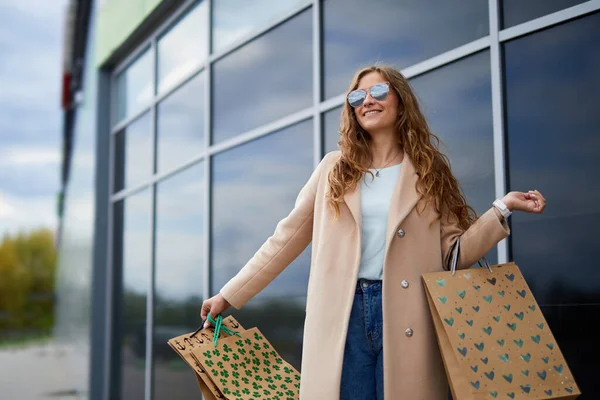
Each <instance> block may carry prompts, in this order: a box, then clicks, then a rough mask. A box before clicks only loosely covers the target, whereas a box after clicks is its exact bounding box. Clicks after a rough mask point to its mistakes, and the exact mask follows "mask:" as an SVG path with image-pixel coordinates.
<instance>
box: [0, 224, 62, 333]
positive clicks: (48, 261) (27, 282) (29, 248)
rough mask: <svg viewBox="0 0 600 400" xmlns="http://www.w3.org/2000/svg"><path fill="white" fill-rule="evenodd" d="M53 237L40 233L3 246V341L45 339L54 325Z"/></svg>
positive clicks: (0, 294) (10, 238)
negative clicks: (28, 337) (34, 335)
mask: <svg viewBox="0 0 600 400" xmlns="http://www.w3.org/2000/svg"><path fill="white" fill-rule="evenodd" d="M56 259H57V254H56V249H55V246H54V235H53V233H52V231H50V230H48V229H39V230H35V231H32V232H30V233H27V234H25V233H20V234H17V235H15V236H12V235H6V236H4V238H3V239H2V243H0V339H1V338H7V337H12V336H17V337H18V336H20V335H26V336H31V335H32V334H40V335H45V334H48V333H50V332H51V329H52V327H53V324H54V284H55V272H56Z"/></svg>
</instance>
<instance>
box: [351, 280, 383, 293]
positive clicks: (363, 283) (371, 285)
mask: <svg viewBox="0 0 600 400" xmlns="http://www.w3.org/2000/svg"><path fill="white" fill-rule="evenodd" d="M365 289H371V290H381V280H372V279H365V278H360V279H359V280H358V281H357V282H356V290H355V291H354V293H356V294H359V293H362V292H363V290H365Z"/></svg>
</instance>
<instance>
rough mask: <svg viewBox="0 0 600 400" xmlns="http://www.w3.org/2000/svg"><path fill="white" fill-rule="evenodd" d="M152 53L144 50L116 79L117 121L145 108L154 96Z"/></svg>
mask: <svg viewBox="0 0 600 400" xmlns="http://www.w3.org/2000/svg"><path fill="white" fill-rule="evenodd" d="M152 68H153V66H152V52H151V50H146V51H145V52H144V53H143V54H142V55H141V56H140V57H139V58H138V59H137V60H135V61H134V62H133V64H131V65H130V66H129V67H127V68H126V69H125V70H124V71H123V72H121V73H120V74H119V76H118V77H117V121H115V122H119V121H122V120H123V119H125V118H127V117H130V116H131V115H133V114H135V113H136V112H137V111H140V110H141V109H142V108H144V107H147V106H148V105H149V104H150V101H151V100H152V96H153V95H154V87H153V84H152Z"/></svg>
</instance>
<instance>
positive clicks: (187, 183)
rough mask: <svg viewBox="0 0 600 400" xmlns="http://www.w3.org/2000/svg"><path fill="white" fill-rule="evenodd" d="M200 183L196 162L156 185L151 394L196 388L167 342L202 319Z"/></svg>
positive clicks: (179, 395)
mask: <svg viewBox="0 0 600 400" xmlns="http://www.w3.org/2000/svg"><path fill="white" fill-rule="evenodd" d="M204 185H205V182H204V164H203V163H200V164H197V165H194V166H192V167H191V168H189V169H187V170H185V171H183V172H181V173H178V174H177V175H175V176H174V177H171V178H168V179H167V180H166V181H164V182H160V183H159V184H158V186H157V194H156V250H155V251H156V267H155V293H154V344H153V348H154V353H153V356H154V358H153V361H154V366H153V367H154V397H153V398H154V399H169V400H170V399H173V400H176V399H189V398H190V394H193V393H197V392H198V384H197V383H196V381H195V380H194V379H190V371H189V367H187V366H186V364H185V363H184V362H183V360H182V359H181V358H180V357H179V356H178V355H177V353H175V352H174V351H173V350H172V349H171V348H170V347H169V346H167V345H166V343H167V341H168V340H169V339H171V338H173V337H175V336H178V335H181V334H182V333H185V332H192V331H194V330H196V328H197V327H198V325H199V324H200V318H199V314H200V309H201V307H202V288H203V281H204V277H203V266H204V242H205V240H206V237H205V235H204V218H205V216H204Z"/></svg>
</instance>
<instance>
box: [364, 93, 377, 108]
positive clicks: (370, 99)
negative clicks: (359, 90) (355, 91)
mask: <svg viewBox="0 0 600 400" xmlns="http://www.w3.org/2000/svg"><path fill="white" fill-rule="evenodd" d="M367 104H375V99H374V98H373V96H371V93H367V97H365V101H364V102H363V106H365V105H367Z"/></svg>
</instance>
